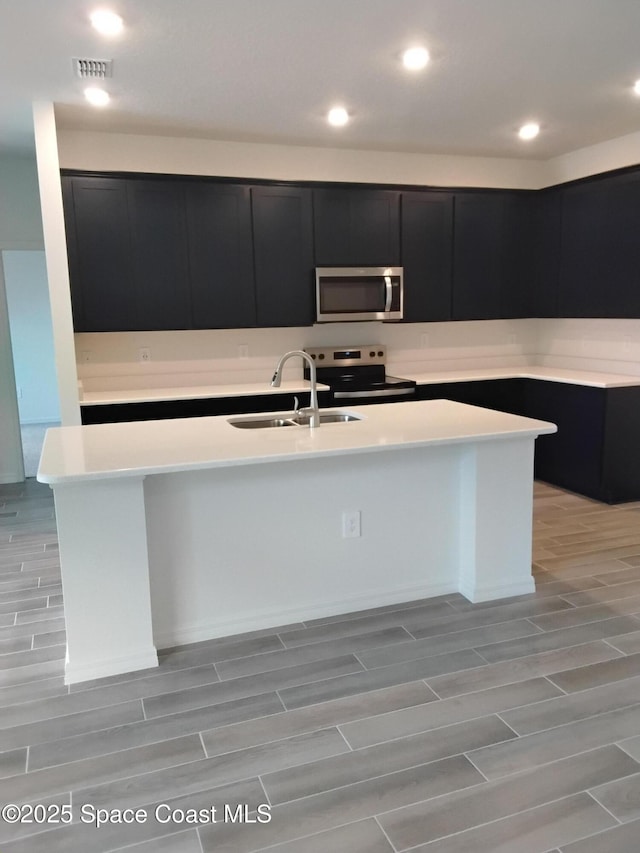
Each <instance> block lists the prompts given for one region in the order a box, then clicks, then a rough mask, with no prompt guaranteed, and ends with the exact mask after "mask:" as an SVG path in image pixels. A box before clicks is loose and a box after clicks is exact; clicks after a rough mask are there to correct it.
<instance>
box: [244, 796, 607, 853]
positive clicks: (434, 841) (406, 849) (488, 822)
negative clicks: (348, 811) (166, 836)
mask: <svg viewBox="0 0 640 853" xmlns="http://www.w3.org/2000/svg"><path fill="white" fill-rule="evenodd" d="M462 790H463V791H465V790H468V789H467V788H463V789H462ZM580 794H587V795H589V792H588V791H587V790H586V789H583V790H582V791H574V792H573V793H571V794H565V795H564V796H562V797H556V798H555V799H554V800H549V801H546V800H545V802H543V803H538V804H537V805H535V806H530V807H529V808H526V809H519V810H518V811H515V812H512V813H510V814H507V815H502V816H501V817H496V818H494V819H493V820H485V821H483V822H482V823H478V824H474V825H473V826H466V827H464V829H458V830H456V832H450V833H448V835H440V836H438V837H437V838H432V839H430V840H429V841H427V842H426V844H427V845H428V844H437V843H438V842H440V841H444V840H445V839H447V838H455V837H456V836H457V835H462V834H463V833H465V832H470V831H473V830H477V829H482V828H483V827H485V826H491V824H492V823H499V822H500V821H501V820H508V819H509V818H514V817H518V816H519V815H522V814H526V813H527V812H533V811H535V810H536V809H539V808H543V807H544V806H552V805H554V804H555V803H561V802H562V801H563V800H569V799H571V798H572V797H577V796H579V795H580ZM440 796H443V797H447V796H451V795H450V794H440ZM422 802H428V801H426V800H425V801H422ZM598 805H600V803H598ZM402 808H406V806H401V807H400V809H402ZM398 810H399V809H392V810H391V811H390V812H381V814H391V813H392V812H394V811H398ZM376 817H377V816H376ZM618 825H620V824H619V823H618ZM609 829H615V826H613V827H607V828H606V829H604V830H601V832H607V830H609ZM595 834H600V833H595ZM592 837H593V836H592V835H583V836H581V838H574V839H572V840H571V841H570V842H566V843H567V844H573V843H574V842H575V841H582V840H584V839H586V838H592ZM424 846H425V842H424V841H421V842H419V843H418V844H412V845H411V847H403V848H401V850H400V851H398V853H411V851H412V850H420V849H421V848H422V847H424ZM258 853H260V851H258ZM552 853H553V849H552Z"/></svg>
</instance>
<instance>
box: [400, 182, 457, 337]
mask: <svg viewBox="0 0 640 853" xmlns="http://www.w3.org/2000/svg"><path fill="white" fill-rule="evenodd" d="M400 233H401V249H402V266H403V268H404V320H405V322H409V323H420V322H426V321H429V320H450V319H451V252H452V240H453V194H452V193H447V192H403V193H402V198H401V229H400Z"/></svg>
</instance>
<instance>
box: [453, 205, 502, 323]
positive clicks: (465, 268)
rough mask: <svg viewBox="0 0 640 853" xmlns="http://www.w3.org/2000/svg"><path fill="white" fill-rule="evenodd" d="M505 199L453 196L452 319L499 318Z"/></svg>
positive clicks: (500, 313) (500, 312)
mask: <svg viewBox="0 0 640 853" xmlns="http://www.w3.org/2000/svg"><path fill="white" fill-rule="evenodd" d="M504 217H505V196H504V194H503V193H500V192H495V193H492V192H468V193H456V196H455V213H454V237H453V312H452V313H453V317H452V318H453V319H454V320H489V319H495V318H497V317H500V316H502V275H503V268H504Z"/></svg>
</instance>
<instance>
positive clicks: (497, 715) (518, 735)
mask: <svg viewBox="0 0 640 853" xmlns="http://www.w3.org/2000/svg"><path fill="white" fill-rule="evenodd" d="M543 701H544V700H543ZM529 704H532V703H529ZM533 704H535V703H533ZM520 707H526V706H523V705H521V706H520ZM512 710H517V709H515V708H507V709H506V711H512ZM506 711H495V712H494V714H495V716H496V717H497V718H498V719H499V720H500V721H501V722H503V723H504V724H505V726H507V728H509V729H511V731H512V732H513V733H514V735H515V738H514V739H513V740H510V741H502V742H503V743H514V742H515V741H516V740H522V738H523V735H521V734H520V733H519V732H517V731H516V730H515V729H514V728H513V726H510V725H509V723H508V722H507V721H506V720H505V718H504V717H503V716H502V714H504V713H506Z"/></svg>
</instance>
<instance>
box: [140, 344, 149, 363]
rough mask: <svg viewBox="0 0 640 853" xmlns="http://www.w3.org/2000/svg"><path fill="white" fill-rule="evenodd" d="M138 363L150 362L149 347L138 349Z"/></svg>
mask: <svg viewBox="0 0 640 853" xmlns="http://www.w3.org/2000/svg"><path fill="white" fill-rule="evenodd" d="M138 360H139V361H151V350H150V349H149V347H140V349H139V350H138Z"/></svg>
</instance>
